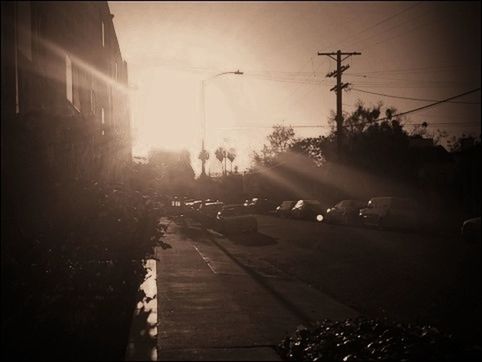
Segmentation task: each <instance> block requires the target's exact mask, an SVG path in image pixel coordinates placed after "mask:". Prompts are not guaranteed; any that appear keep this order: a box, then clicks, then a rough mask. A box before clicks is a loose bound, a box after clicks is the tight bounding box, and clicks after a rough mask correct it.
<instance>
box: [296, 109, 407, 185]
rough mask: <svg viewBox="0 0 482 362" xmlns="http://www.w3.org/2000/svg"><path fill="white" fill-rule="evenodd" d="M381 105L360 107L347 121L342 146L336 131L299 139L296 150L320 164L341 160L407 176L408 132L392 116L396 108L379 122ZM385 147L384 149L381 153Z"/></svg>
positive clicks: (376, 171) (361, 166)
mask: <svg viewBox="0 0 482 362" xmlns="http://www.w3.org/2000/svg"><path fill="white" fill-rule="evenodd" d="M381 107H382V105H381V104H379V105H377V106H374V107H371V108H370V107H364V106H363V104H362V103H359V104H358V107H357V109H356V110H355V111H354V112H352V113H351V114H350V115H348V116H347V117H346V119H345V121H344V126H343V139H342V141H343V142H342V144H341V149H340V150H338V147H337V136H336V132H334V131H333V132H331V133H330V134H329V135H328V136H320V137H315V138H306V139H302V140H299V141H297V142H296V143H295V144H294V145H293V147H292V148H293V150H295V151H297V152H300V153H302V154H304V155H306V156H308V157H310V158H312V159H313V160H315V162H316V163H317V164H323V163H324V162H327V161H328V162H338V163H344V164H347V165H355V166H356V167H358V168H362V169H365V170H367V171H369V172H372V173H375V174H378V173H384V174H387V173H388V174H389V175H392V176H395V177H396V176H400V177H403V176H404V175H406V171H407V170H406V166H407V156H408V145H409V135H408V133H407V132H406V131H405V130H404V129H403V125H402V123H401V121H400V120H399V119H396V118H393V117H392V114H393V113H395V112H396V110H394V109H393V108H388V109H386V110H385V120H383V121H379V120H378V119H379V117H380V114H381V113H382V110H381ZM381 150H383V152H381Z"/></svg>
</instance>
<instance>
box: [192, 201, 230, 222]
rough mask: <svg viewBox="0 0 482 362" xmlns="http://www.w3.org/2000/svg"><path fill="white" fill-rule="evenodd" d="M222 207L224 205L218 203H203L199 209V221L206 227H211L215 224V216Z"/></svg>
mask: <svg viewBox="0 0 482 362" xmlns="http://www.w3.org/2000/svg"><path fill="white" fill-rule="evenodd" d="M223 206H224V204H223V203H222V202H219V201H216V202H209V203H204V205H201V206H200V207H199V211H198V217H199V221H200V222H201V223H203V224H204V225H206V226H213V225H214V224H215V222H216V216H217V214H218V212H219V211H221V209H222V208H223Z"/></svg>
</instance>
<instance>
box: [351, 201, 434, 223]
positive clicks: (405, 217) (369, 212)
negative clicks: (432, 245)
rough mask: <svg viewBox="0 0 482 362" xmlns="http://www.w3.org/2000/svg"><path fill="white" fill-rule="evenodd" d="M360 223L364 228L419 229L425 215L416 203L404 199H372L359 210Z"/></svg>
mask: <svg viewBox="0 0 482 362" xmlns="http://www.w3.org/2000/svg"><path fill="white" fill-rule="evenodd" d="M359 215H360V219H361V223H363V225H365V226H375V227H378V228H382V229H383V228H391V229H412V230H416V229H419V228H420V227H421V226H422V225H423V222H424V220H425V214H424V210H423V209H422V207H421V206H420V205H419V203H418V202H417V201H415V200H414V199H411V198H405V197H403V198H402V197H392V196H384V197H374V198H372V199H370V200H369V201H368V205H367V207H366V208H363V209H361V210H360V213H359Z"/></svg>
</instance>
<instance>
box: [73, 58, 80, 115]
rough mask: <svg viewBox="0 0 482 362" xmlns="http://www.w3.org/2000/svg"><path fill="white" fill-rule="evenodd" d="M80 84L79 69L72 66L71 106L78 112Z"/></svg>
mask: <svg viewBox="0 0 482 362" xmlns="http://www.w3.org/2000/svg"><path fill="white" fill-rule="evenodd" d="M80 82H81V73H80V69H79V68H78V67H77V66H75V65H74V66H73V69H72V104H73V105H74V107H75V108H76V109H77V110H78V111H80Z"/></svg>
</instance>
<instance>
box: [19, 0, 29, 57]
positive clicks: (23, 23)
mask: <svg viewBox="0 0 482 362" xmlns="http://www.w3.org/2000/svg"><path fill="white" fill-rule="evenodd" d="M17 27H18V29H17V36H18V38H17V46H18V50H19V52H20V53H22V54H23V55H24V56H25V57H27V59H28V60H32V20H31V9H30V1H18V2H17Z"/></svg>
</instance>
